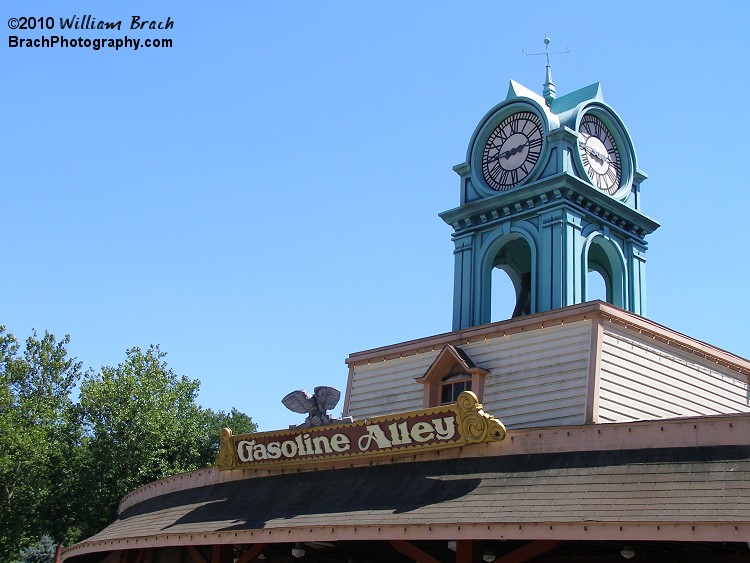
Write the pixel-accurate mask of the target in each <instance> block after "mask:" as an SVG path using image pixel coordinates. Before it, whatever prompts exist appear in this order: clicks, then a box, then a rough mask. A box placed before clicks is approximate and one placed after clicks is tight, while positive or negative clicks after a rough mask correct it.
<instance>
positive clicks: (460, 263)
mask: <svg viewBox="0 0 750 563" xmlns="http://www.w3.org/2000/svg"><path fill="white" fill-rule="evenodd" d="M453 242H454V244H455V248H454V250H453V255H454V269H453V330H459V329H461V328H466V327H469V326H474V325H476V324H478V322H477V319H476V318H475V314H474V311H475V296H476V294H477V291H476V285H477V280H476V279H475V276H474V273H475V271H476V267H475V264H474V260H475V255H474V249H473V246H474V234H473V233H467V234H464V235H458V236H455V237H454V239H453Z"/></svg>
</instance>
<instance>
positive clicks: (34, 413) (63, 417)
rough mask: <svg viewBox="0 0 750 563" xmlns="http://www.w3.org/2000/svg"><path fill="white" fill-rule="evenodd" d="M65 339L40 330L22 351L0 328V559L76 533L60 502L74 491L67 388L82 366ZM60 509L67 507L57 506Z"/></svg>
mask: <svg viewBox="0 0 750 563" xmlns="http://www.w3.org/2000/svg"><path fill="white" fill-rule="evenodd" d="M69 342H70V338H69V337H68V336H66V337H65V338H64V339H63V340H61V341H59V342H58V341H57V340H56V339H55V337H54V335H52V334H49V333H48V332H45V334H44V336H43V337H42V338H41V339H40V338H38V337H37V334H36V332H34V333H33V335H32V336H30V337H29V338H28V339H27V340H26V345H25V348H24V352H23V355H21V354H20V353H19V352H20V345H19V343H18V341H17V340H16V338H15V337H14V336H13V335H12V334H6V332H5V327H0V495H1V496H0V503H1V504H0V531H1V532H0V560H3V561H7V560H10V559H11V558H12V556H14V555H15V554H16V553H18V549H19V548H20V547H21V546H23V545H27V544H29V543H31V542H32V541H35V540H36V539H37V538H39V537H40V536H42V535H43V534H44V533H47V532H49V533H51V534H53V536H54V537H55V538H57V539H60V540H71V539H75V538H76V536H77V535H78V530H77V525H76V518H75V515H74V513H73V511H71V510H69V507H68V506H66V504H67V501H68V499H69V498H70V496H75V493H73V492H72V491H73V490H74V489H75V488H76V475H77V474H78V472H79V467H77V465H76V464H77V462H78V460H79V456H78V455H77V452H78V448H79V447H80V437H81V433H80V425H79V424H78V420H77V417H76V409H75V408H74V405H73V403H72V401H71V399H70V393H71V391H72V389H73V388H74V387H75V385H76V382H77V381H78V380H79V379H80V377H81V364H80V362H76V361H75V359H74V358H69V357H68V353H67V345H68V344H69ZM61 508H65V510H61Z"/></svg>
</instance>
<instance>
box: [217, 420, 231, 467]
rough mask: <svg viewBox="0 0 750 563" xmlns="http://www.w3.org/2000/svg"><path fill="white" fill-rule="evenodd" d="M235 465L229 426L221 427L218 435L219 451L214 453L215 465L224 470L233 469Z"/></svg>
mask: <svg viewBox="0 0 750 563" xmlns="http://www.w3.org/2000/svg"><path fill="white" fill-rule="evenodd" d="M235 465H236V464H235V461H234V448H233V447H232V431H231V430H230V429H229V428H222V429H221V434H220V435H219V453H218V454H216V467H218V468H219V469H222V470H226V469H234V467H235Z"/></svg>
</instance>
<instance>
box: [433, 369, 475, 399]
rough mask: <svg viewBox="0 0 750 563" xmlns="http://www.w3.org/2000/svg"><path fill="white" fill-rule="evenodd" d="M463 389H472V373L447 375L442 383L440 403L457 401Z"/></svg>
mask: <svg viewBox="0 0 750 563" xmlns="http://www.w3.org/2000/svg"><path fill="white" fill-rule="evenodd" d="M462 391H471V374H470V373H454V374H452V375H446V376H445V377H444V378H443V379H442V381H441V383H440V404H441V405H448V404H450V403H455V402H456V401H457V400H458V396H459V395H460V394H461V392H462Z"/></svg>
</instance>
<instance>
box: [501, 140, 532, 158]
mask: <svg viewBox="0 0 750 563" xmlns="http://www.w3.org/2000/svg"><path fill="white" fill-rule="evenodd" d="M528 142H529V141H528V140H526V141H524V142H523V143H522V144H520V145H518V146H517V147H514V148H512V149H509V150H507V151H505V152H504V153H500V156H501V157H503V158H509V157H511V156H513V155H514V154H516V153H517V152H521V151H522V150H523V148H524V147H525V146H526V145H527V144H528Z"/></svg>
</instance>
